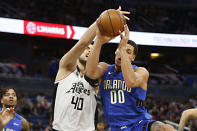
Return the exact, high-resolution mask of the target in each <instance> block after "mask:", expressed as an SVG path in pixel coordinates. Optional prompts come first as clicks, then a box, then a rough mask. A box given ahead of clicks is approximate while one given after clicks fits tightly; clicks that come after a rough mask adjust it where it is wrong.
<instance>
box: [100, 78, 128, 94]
mask: <svg viewBox="0 0 197 131" xmlns="http://www.w3.org/2000/svg"><path fill="white" fill-rule="evenodd" d="M108 89H110V90H111V89H117V90H123V91H127V92H129V93H130V92H131V88H128V87H127V86H126V84H125V81H123V80H104V90H108Z"/></svg>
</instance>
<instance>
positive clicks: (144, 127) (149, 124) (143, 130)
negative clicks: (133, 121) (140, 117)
mask: <svg viewBox="0 0 197 131" xmlns="http://www.w3.org/2000/svg"><path fill="white" fill-rule="evenodd" d="M149 121H150V120H149ZM149 121H146V122H145V124H144V125H143V129H142V131H146V127H147V126H148V131H151V126H152V124H153V123H154V122H156V121H151V122H149ZM147 124H148V125H147Z"/></svg>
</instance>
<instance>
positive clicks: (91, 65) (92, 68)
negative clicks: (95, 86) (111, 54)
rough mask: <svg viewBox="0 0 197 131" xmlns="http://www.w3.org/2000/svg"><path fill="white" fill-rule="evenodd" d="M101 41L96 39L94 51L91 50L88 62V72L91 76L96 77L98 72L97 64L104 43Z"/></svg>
mask: <svg viewBox="0 0 197 131" xmlns="http://www.w3.org/2000/svg"><path fill="white" fill-rule="evenodd" d="M100 43H101V42H100V41H99V40H98V39H96V40H95V42H94V45H93V47H92V51H91V52H90V55H89V57H88V61H87V64H86V74H87V76H89V77H90V78H94V79H96V78H95V72H97V71H96V70H97V66H98V63H99V56H100V51H101V47H102V45H101V44H100Z"/></svg>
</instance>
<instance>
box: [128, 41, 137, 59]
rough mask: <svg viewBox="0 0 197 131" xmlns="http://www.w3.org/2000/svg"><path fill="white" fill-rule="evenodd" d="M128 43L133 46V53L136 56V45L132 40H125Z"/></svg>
mask: <svg viewBox="0 0 197 131" xmlns="http://www.w3.org/2000/svg"><path fill="white" fill-rule="evenodd" d="M127 43H128V44H129V45H131V46H133V47H134V55H135V56H137V53H138V45H137V44H136V43H135V42H134V41H132V40H128V42H127Z"/></svg>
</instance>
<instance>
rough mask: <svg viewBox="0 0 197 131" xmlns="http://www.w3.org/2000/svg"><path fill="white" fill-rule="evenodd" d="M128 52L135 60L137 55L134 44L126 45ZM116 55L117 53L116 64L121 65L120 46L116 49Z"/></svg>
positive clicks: (130, 57) (131, 59) (132, 59)
mask: <svg viewBox="0 0 197 131" xmlns="http://www.w3.org/2000/svg"><path fill="white" fill-rule="evenodd" d="M126 54H127V56H128V57H129V59H130V61H131V62H132V61H134V59H135V55H134V47H133V46H131V45H129V44H127V45H126ZM115 55H116V57H115V64H116V66H119V67H120V66H121V56H120V47H118V48H117V49H116V52H115Z"/></svg>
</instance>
